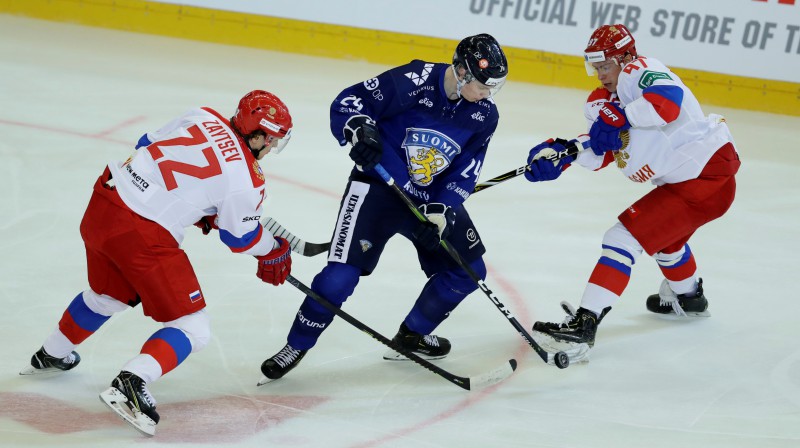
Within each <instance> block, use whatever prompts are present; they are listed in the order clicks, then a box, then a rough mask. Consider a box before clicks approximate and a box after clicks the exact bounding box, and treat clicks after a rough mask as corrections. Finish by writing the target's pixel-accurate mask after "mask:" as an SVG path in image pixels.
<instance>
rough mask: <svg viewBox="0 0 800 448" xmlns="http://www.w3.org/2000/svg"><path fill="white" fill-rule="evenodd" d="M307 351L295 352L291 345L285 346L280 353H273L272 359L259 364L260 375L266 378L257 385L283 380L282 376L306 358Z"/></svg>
mask: <svg viewBox="0 0 800 448" xmlns="http://www.w3.org/2000/svg"><path fill="white" fill-rule="evenodd" d="M306 353H308V350H295V349H294V348H292V346H291V345H289V344H286V346H284V347H283V348H282V349H281V351H279V352H278V353H275V355H274V356H273V357H272V358H269V359H267V360H266V361H264V362H263V363H262V364H261V373H263V374H264V376H265V377H266V378H262V379H261V381H259V382H258V385H259V386H260V385H262V384H265V383H269V382H270V381H275V380H277V379H279V378H283V376H284V375H286V374H287V373H289V371H291V370H292V369H294V368H295V367H297V365H298V364H300V361H301V360H302V359H303V357H304V356H306Z"/></svg>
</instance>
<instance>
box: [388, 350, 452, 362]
mask: <svg viewBox="0 0 800 448" xmlns="http://www.w3.org/2000/svg"><path fill="white" fill-rule="evenodd" d="M412 353H414V354H415V355H417V356H419V357H420V358H422V359H426V360H428V361H433V360H437V359H443V358H445V357H447V355H440V356H430V355H425V354H423V353H418V352H412ZM383 359H385V360H386V361H410V359H408V358H407V357H406V355H404V354H402V353H398V352H396V351H394V350H387V351H386V353H384V354H383Z"/></svg>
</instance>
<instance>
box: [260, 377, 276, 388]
mask: <svg viewBox="0 0 800 448" xmlns="http://www.w3.org/2000/svg"><path fill="white" fill-rule="evenodd" d="M279 379H280V378H267V377H265V376H263V377H261V379H260V380H258V383H256V387H257V386H263V385H265V384H267V383H271V382H273V381H277V380H279Z"/></svg>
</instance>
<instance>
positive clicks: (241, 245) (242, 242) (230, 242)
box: [219, 225, 264, 252]
mask: <svg viewBox="0 0 800 448" xmlns="http://www.w3.org/2000/svg"><path fill="white" fill-rule="evenodd" d="M263 230H264V229H263V228H262V227H261V226H260V225H256V228H255V229H253V231H251V232H247V233H245V234H244V235H242V236H241V237H236V236H234V235H233V234H232V233H230V232H228V231H227V230H224V229H219V239H220V240H222V242H223V243H225V245H226V246H228V247H229V248H230V249H231V251H233V252H245V251H246V250H248V249H250V248H251V247H253V246H255V245H256V244H257V243H258V242H259V241H261V236H262V235H263Z"/></svg>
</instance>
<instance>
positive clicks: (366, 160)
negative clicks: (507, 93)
mask: <svg viewBox="0 0 800 448" xmlns="http://www.w3.org/2000/svg"><path fill="white" fill-rule="evenodd" d="M507 75H508V63H507V61H506V57H505V54H504V53H503V50H502V49H501V48H500V45H499V44H498V43H497V41H496V40H495V39H494V38H493V37H492V36H490V35H488V34H480V35H476V36H471V37H467V38H465V39H463V40H462V41H461V42H460V43H459V44H458V46H457V48H456V51H455V54H454V55H453V61H452V64H446V63H430V62H425V61H420V60H414V61H411V62H410V63H408V64H405V65H402V66H399V67H396V68H393V69H391V70H388V71H386V72H384V73H382V74H380V75H378V76H376V77H374V78H370V79H367V80H366V81H364V82H360V83H358V84H355V85H353V86H350V87H348V88H346V89H345V90H343V91H342V92H341V93H340V94H339V95H338V96H337V97H336V99H335V100H334V101H333V104H332V105H331V122H330V125H331V132H332V133H333V136H334V138H336V140H337V141H338V142H339V145H341V146H348V145H349V146H350V149H349V155H350V158H351V159H352V160H353V161H354V162H355V164H356V166H355V167H354V168H353V170H352V172H351V174H350V178H349V181H348V183H347V187H346V188H345V192H344V195H343V196H342V202H341V206H340V209H339V214H338V217H337V219H336V224H335V227H334V229H333V241H332V243H331V248H330V251H329V253H328V264H327V266H325V268H323V270H322V271H321V272H320V273H319V274H317V276H316V277H315V278H314V280H313V282H312V284H311V288H312V289H313V290H314V291H315V292H317V293H319V294H320V295H322V296H323V297H325V298H327V299H328V300H329V301H330V302H332V303H334V304H335V305H337V306H341V305H342V304H343V303H344V301H345V300H346V299H347V298H348V297H349V296H350V295H351V294H353V291H354V290H355V288H356V285H358V281H359V279H360V277H361V276H365V275H369V274H371V273H372V271H373V270H374V269H375V267H376V266H377V264H378V260H379V259H380V256H381V253H382V252H383V249H384V247H385V246H386V243H387V242H388V241H389V239H390V238H391V237H393V236H395V235H398V234H400V235H402V236H404V237H405V238H407V239H409V240H410V241H411V242H412V243H413V244H414V247H415V248H416V249H417V254H418V258H419V263H420V266H421V268H422V270H423V272H424V273H425V275H426V276H427V277H428V282H427V283H426V284H425V286H424V287H423V289H422V292H421V293H420V295H419V297H418V298H417V301H416V303H415V304H414V306H413V308H412V309H411V311H410V312H409V313H408V315H407V316H406V317H405V319H404V320H403V321H402V323H401V324H400V329H399V331H398V332H397V335H396V336H395V337H394V343H396V344H398V345H401V346H403V347H404V348H406V349H409V350H411V351H413V352H414V353H416V354H418V355H420V356H422V357H425V358H426V359H440V358H443V357H445V356H447V354H448V353H449V352H450V341H448V340H447V339H445V338H443V337H439V336H435V335H433V334H431V333H432V332H433V330H434V329H435V328H436V327H437V326H438V325H439V324H440V323H442V321H443V320H444V319H445V318H446V317H447V316H448V315H449V314H450V312H451V311H452V310H453V309H455V307H456V306H458V304H459V303H460V302H461V301H462V300H463V299H464V298H465V297H466V296H467V295H469V294H470V293H471V292H473V291H474V290H475V289H477V285H476V284H475V283H473V281H472V280H471V279H470V277H469V276H468V275H467V273H466V272H465V271H464V270H463V269H462V268H460V267H459V266H458V265H457V264H455V263H454V262H453V261H452V260H451V259H450V257H449V256H448V254H447V253H446V252H445V251H444V250H443V249H441V248H440V245H439V242H440V239H441V238H446V239H447V241H449V242H450V244H451V245H452V246H453V247H454V248H455V250H457V251H458V253H459V254H460V255H461V256H462V257H463V258H464V260H465V261H466V262H467V263H468V264H469V265H470V266H471V267H472V269H474V270H475V272H477V273H479V275H480V276H481V277H482V278H483V277H485V276H486V267H485V265H484V262H483V259H482V256H483V253H484V252H485V248H484V246H483V244H482V242H481V239H480V236H479V235H478V232H477V231H476V229H475V226H474V225H473V223H472V220H471V219H470V217H469V214H468V213H467V211H466V209H465V208H464V206H463V202H464V200H466V199H467V197H468V196H469V194H470V192H472V190H473V188H474V187H475V184H476V182H477V179H478V175H479V174H480V170H481V166H482V164H483V159H484V156H485V155H486V150H487V148H488V146H489V141H490V140H491V138H492V134H493V133H494V131H495V129H496V127H497V122H498V118H499V116H498V111H497V107H496V105H495V103H494V100H493V95H495V94H496V93H497V92H498V91H499V90H500V88H501V87H502V86H503V84H504V83H505V80H506V76H507ZM377 163H380V164H381V165H382V166H383V167H384V168H385V169H386V170H387V171H388V172H389V174H391V175H392V177H394V179H395V181H396V182H397V185H398V186H400V187H401V188H402V189H403V190H404V191H405V193H406V194H407V195H408V196H409V197H411V198H412V199H413V200H414V201H415V202H416V203H417V204H418V206H419V210H420V211H421V212H422V213H424V214H425V215H426V216H427V217H428V219H429V220H430V222H428V223H421V222H420V221H419V220H418V219H417V218H416V217H415V215H414V214H413V213H411V211H409V210H408V207H407V206H406V205H405V204H404V203H403V202H402V201H401V200H400V199H398V197H397V195H396V193H395V192H393V191H392V190H391V189H390V188H389V187H387V186H386V184H385V183H384V181H383V180H382V179H381V177H380V176H378V174H377V173H375V171H374V170H373V167H375V165H376V164H377ZM333 317H334V314H333V313H331V312H329V311H327V310H326V309H325V308H323V307H322V306H321V305H319V304H318V303H316V302H315V301H314V300H313V299H311V298H310V297H306V299H305V301H304V302H303V304H302V306H301V307H300V310H299V311H298V312H297V315H296V316H295V319H294V323H293V324H292V327H291V330H290V331H289V335H288V338H287V344H286V346H284V347H283V348H282V349H281V350H280V351H279V352H278V353H276V354H275V355H274V356H272V357H271V358H269V359H267V360H266V361H264V363H263V364H262V366H261V370H262V372H263V373H264V375H265V376H266V379H265V380H262V381H269V380H275V379H278V378H281V377H282V376H284V375H285V374H286V373H287V372H289V371H290V370H291V369H293V368H294V367H296V366H297V364H298V363H299V362H300V360H301V359H302V358H303V357H304V356H305V354H306V352H307V351H308V350H309V349H311V348H312V347H313V346H314V345H315V344H316V342H317V339H318V338H319V337H320V335H321V334H322V332H323V331H324V330H325V329H326V328H327V327H328V326H329V325H330V323H331V321H332V320H333ZM384 359H388V360H402V359H406V358H405V357H404V356H402V355H400V354H397V353H395V352H393V351H390V352H389V353H387V354H386V355H384Z"/></svg>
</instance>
